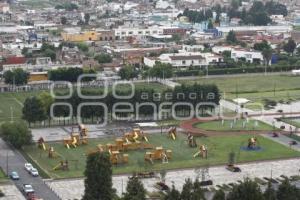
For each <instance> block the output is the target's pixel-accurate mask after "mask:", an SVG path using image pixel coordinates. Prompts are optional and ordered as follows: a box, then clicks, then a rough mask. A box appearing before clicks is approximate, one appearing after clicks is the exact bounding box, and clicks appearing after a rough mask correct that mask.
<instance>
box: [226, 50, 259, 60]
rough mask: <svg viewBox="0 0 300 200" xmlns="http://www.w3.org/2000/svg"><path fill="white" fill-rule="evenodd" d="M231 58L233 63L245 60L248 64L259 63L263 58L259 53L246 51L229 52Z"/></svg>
mask: <svg viewBox="0 0 300 200" xmlns="http://www.w3.org/2000/svg"><path fill="white" fill-rule="evenodd" d="M231 58H232V59H233V60H235V61H238V60H239V59H245V60H246V61H247V62H249V63H253V62H258V63H261V62H262V61H263V60H264V57H263V55H262V53H261V52H260V51H254V50H246V49H233V50H232V51H231Z"/></svg>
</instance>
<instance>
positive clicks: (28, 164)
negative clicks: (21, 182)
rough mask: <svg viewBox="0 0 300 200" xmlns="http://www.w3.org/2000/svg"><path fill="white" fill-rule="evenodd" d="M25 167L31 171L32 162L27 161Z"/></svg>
mask: <svg viewBox="0 0 300 200" xmlns="http://www.w3.org/2000/svg"><path fill="white" fill-rule="evenodd" d="M24 168H25V170H26V171H28V172H30V170H31V169H32V168H33V166H32V164H31V163H25V165H24Z"/></svg>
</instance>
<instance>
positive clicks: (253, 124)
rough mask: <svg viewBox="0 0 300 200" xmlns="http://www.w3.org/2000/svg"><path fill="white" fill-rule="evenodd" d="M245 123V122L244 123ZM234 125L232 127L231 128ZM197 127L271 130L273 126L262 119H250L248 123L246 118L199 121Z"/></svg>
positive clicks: (220, 129)
mask: <svg viewBox="0 0 300 200" xmlns="http://www.w3.org/2000/svg"><path fill="white" fill-rule="evenodd" d="M244 123H245V124H244ZM231 125H232V128H231ZM243 125H245V127H243ZM195 127H196V128H200V129H203V130H207V131H243V130H244V131H271V130H273V127H272V126H270V125H268V124H265V123H263V122H261V121H255V120H249V121H248V122H247V123H246V122H245V120H236V122H234V121H233V120H225V121H224V123H223V124H222V121H209V122H199V123H197V124H195Z"/></svg>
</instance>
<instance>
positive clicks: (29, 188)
mask: <svg viewBox="0 0 300 200" xmlns="http://www.w3.org/2000/svg"><path fill="white" fill-rule="evenodd" d="M23 191H24V192H25V194H28V193H33V192H34V190H33V188H32V186H31V185H30V184H24V185H23Z"/></svg>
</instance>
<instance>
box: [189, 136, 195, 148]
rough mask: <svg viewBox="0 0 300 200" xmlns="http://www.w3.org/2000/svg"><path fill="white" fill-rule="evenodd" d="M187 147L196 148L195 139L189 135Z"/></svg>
mask: <svg viewBox="0 0 300 200" xmlns="http://www.w3.org/2000/svg"><path fill="white" fill-rule="evenodd" d="M188 145H189V147H192V148H194V147H197V142H196V139H195V138H194V136H193V135H192V134H190V133H189V134H188Z"/></svg>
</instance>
